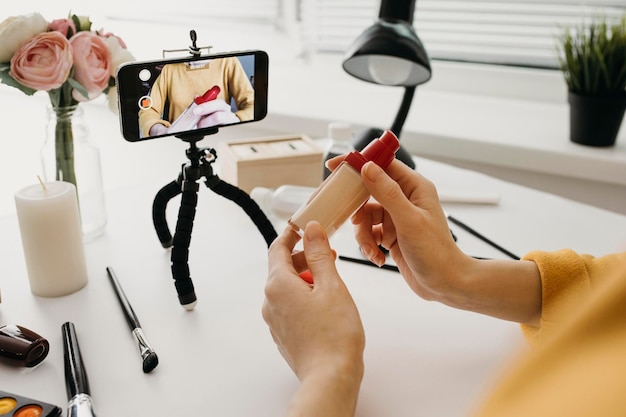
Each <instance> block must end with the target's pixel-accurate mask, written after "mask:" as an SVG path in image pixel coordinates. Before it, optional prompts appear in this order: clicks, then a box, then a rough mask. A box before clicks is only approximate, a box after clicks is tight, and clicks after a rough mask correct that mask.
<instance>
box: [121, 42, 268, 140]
mask: <svg viewBox="0 0 626 417" xmlns="http://www.w3.org/2000/svg"><path fill="white" fill-rule="evenodd" d="M116 81H117V83H116V84H117V93H118V100H119V112H120V124H121V129H122V135H123V136H124V138H125V139H126V140H128V141H131V142H136V141H141V140H147V139H153V138H158V137H166V136H178V137H181V138H184V137H185V135H194V136H195V137H201V136H202V135H204V134H208V133H214V132H215V131H216V130H217V129H218V128H220V127H224V126H230V125H235V124H240V123H249V122H254V121H258V120H261V119H263V118H264V117H265V115H266V114H267V84H268V56H267V54H266V53H265V52H263V51H258V50H253V51H238V52H228V53H222V54H212V55H205V56H199V57H187V58H176V59H162V60H155V61H146V62H133V63H128V64H125V65H122V66H121V67H120V68H119V70H118V72H117V80H116Z"/></svg>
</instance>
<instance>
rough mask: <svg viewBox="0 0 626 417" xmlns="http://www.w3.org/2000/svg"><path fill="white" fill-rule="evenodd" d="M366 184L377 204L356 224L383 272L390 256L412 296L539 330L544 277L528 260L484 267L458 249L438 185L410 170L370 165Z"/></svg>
mask: <svg viewBox="0 0 626 417" xmlns="http://www.w3.org/2000/svg"><path fill="white" fill-rule="evenodd" d="M361 177H362V179H363V182H364V184H365V186H366V187H367V188H368V190H369V191H370V193H371V195H372V197H374V199H375V200H376V201H371V202H369V203H367V204H365V205H364V206H363V207H361V209H359V210H358V211H357V212H356V213H355V215H354V216H353V218H352V222H353V223H354V225H355V235H356V239H357V241H358V242H359V245H360V246H361V250H362V251H363V253H364V254H365V256H367V257H368V258H369V259H370V260H371V261H372V262H374V263H375V264H378V265H381V264H382V263H384V262H385V255H384V254H383V253H382V251H381V250H380V249H379V247H378V245H382V246H383V247H385V248H387V249H389V253H390V254H391V257H392V258H393V260H394V261H395V262H396V264H397V265H398V268H399V270H400V272H401V273H402V276H403V277H404V279H405V281H406V282H407V283H408V284H409V286H410V287H411V289H412V290H413V291H414V292H415V293H416V294H418V295H419V296H420V297H422V298H424V299H426V300H434V301H439V302H442V303H444V304H447V305H449V306H452V307H456V308H461V309H465V310H470V311H474V312H477V313H481V314H488V315H490V316H494V317H498V318H501V319H505V320H512V321H516V322H520V323H529V324H533V323H536V321H537V319H538V317H539V315H540V314H541V277H540V274H539V270H538V268H537V265H536V264H535V263H534V262H532V261H526V260H521V261H519V260H509V259H499V260H478V259H474V258H472V257H470V256H467V255H466V254H464V253H463V252H462V251H461V250H460V249H459V247H458V246H457V245H456V243H455V242H454V239H453V238H452V235H451V233H450V229H449V226H448V222H447V219H446V215H445V213H444V212H443V209H442V207H441V205H440V203H439V198H438V196H437V190H436V188H435V186H434V184H433V183H432V182H431V181H429V180H427V179H426V178H424V177H423V176H422V175H420V174H419V173H417V172H416V171H414V170H412V169H411V168H409V167H408V166H406V165H405V164H403V163H402V162H400V161H398V160H394V161H393V162H392V163H391V165H390V166H389V167H388V168H387V171H386V172H385V171H383V170H382V169H381V168H380V167H379V166H378V165H376V164H374V163H372V162H369V163H367V164H365V165H364V166H363V169H362V170H361Z"/></svg>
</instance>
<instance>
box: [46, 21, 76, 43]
mask: <svg viewBox="0 0 626 417" xmlns="http://www.w3.org/2000/svg"><path fill="white" fill-rule="evenodd" d="M49 28H50V30H56V31H57V32H61V33H62V34H63V35H64V36H65V37H66V38H71V37H72V36H73V35H74V34H75V33H76V25H75V24H74V21H73V20H72V19H56V20H53V21H52V22H50V25H49Z"/></svg>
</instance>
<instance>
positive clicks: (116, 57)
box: [104, 36, 135, 77]
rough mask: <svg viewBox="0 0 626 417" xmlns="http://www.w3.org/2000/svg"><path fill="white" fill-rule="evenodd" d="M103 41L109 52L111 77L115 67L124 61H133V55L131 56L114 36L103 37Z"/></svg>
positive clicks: (114, 72)
mask: <svg viewBox="0 0 626 417" xmlns="http://www.w3.org/2000/svg"><path fill="white" fill-rule="evenodd" d="M104 43H105V44H106V46H107V48H108V49H109V52H110V53H111V77H115V74H116V73H117V67H119V66H120V65H122V64H123V63H124V62H129V61H133V60H134V59H135V57H133V54H131V53H130V52H129V51H128V49H126V48H124V47H123V46H122V44H121V43H120V41H119V40H118V39H117V37H115V36H109V37H108V38H104Z"/></svg>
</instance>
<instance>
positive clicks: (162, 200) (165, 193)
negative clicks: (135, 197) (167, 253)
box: [152, 181, 182, 249]
mask: <svg viewBox="0 0 626 417" xmlns="http://www.w3.org/2000/svg"><path fill="white" fill-rule="evenodd" d="M181 192H182V190H181V188H180V181H172V182H170V183H169V184H167V185H166V186H165V187H163V188H161V189H160V190H159V192H158V193H157V195H156V196H155V197H154V202H153V203H152V223H153V224H154V230H155V231H156V233H157V236H158V238H159V241H160V242H161V245H163V247H164V248H166V249H167V248H169V247H171V246H172V234H171V233H170V229H169V227H167V219H166V218H165V212H166V209H167V203H169V201H170V200H171V199H172V198H174V197H176V196H177V195H178V194H180V193H181Z"/></svg>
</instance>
